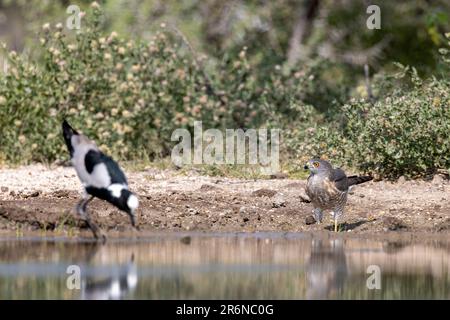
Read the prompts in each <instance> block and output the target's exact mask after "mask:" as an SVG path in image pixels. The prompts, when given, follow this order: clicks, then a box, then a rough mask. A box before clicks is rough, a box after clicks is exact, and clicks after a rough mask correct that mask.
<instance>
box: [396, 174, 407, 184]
mask: <svg viewBox="0 0 450 320" xmlns="http://www.w3.org/2000/svg"><path fill="white" fill-rule="evenodd" d="M405 182H406V178H405V176H401V177H400V178H398V180H397V183H400V184H403V183H405Z"/></svg>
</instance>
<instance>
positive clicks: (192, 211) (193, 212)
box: [188, 208, 199, 216]
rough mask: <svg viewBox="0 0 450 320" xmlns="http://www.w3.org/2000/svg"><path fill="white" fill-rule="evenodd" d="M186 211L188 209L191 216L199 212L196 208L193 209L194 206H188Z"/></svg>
mask: <svg viewBox="0 0 450 320" xmlns="http://www.w3.org/2000/svg"><path fill="white" fill-rule="evenodd" d="M188 211H189V213H190V214H191V215H193V216H195V215H196V214H199V212H198V210H196V209H194V208H190V209H189V210H188Z"/></svg>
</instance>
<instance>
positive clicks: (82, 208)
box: [77, 196, 106, 241]
mask: <svg viewBox="0 0 450 320" xmlns="http://www.w3.org/2000/svg"><path fill="white" fill-rule="evenodd" d="M93 199H94V197H93V196H91V197H90V198H87V199H86V198H84V199H82V200H81V201H80V202H79V203H78V204H77V212H78V214H79V215H80V216H81V217H82V218H83V219H84V220H85V221H86V223H87V224H88V227H89V229H91V231H92V233H93V234H94V237H95V239H99V238H100V237H101V238H102V240H103V241H106V236H105V235H104V234H103V232H102V231H101V230H100V228H99V227H98V226H97V225H96V224H95V223H94V222H93V221H92V220H91V216H90V215H89V213H88V212H87V210H86V209H87V205H88V204H89V202H91V201H92V200H93Z"/></svg>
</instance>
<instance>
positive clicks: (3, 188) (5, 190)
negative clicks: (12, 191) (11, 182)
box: [1, 187, 9, 192]
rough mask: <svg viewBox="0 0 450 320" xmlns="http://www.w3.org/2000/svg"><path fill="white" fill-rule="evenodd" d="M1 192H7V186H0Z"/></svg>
mask: <svg viewBox="0 0 450 320" xmlns="http://www.w3.org/2000/svg"><path fill="white" fill-rule="evenodd" d="M1 190H2V192H8V191H9V188H8V187H1Z"/></svg>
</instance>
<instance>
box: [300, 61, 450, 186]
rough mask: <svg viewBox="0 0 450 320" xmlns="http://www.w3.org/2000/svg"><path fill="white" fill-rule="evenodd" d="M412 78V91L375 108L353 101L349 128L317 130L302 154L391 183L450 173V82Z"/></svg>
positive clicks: (338, 125)
mask: <svg viewBox="0 0 450 320" xmlns="http://www.w3.org/2000/svg"><path fill="white" fill-rule="evenodd" d="M407 70H409V69H407ZM405 73H406V72H403V74H405ZM407 73H409V74H411V80H412V82H413V87H412V88H411V89H410V90H407V91H405V89H403V88H400V89H397V90H394V91H393V92H391V94H390V95H389V96H387V97H385V98H383V99H381V100H379V101H377V102H375V103H374V104H372V103H370V102H368V101H366V100H355V99H353V100H351V101H350V102H349V103H348V104H346V105H344V106H343V108H342V113H343V119H344V123H343V124H342V123H332V124H328V125H325V126H322V127H319V128H317V129H314V130H312V132H311V134H310V137H308V138H306V141H305V143H304V144H302V146H301V148H300V149H299V150H298V151H299V152H300V153H303V154H309V155H315V154H317V155H326V156H328V157H330V158H333V159H336V160H335V161H334V162H336V163H338V164H346V165H349V166H352V167H357V168H359V169H360V170H363V171H371V172H374V173H376V174H379V175H380V176H383V177H387V178H396V177H399V176H401V175H405V176H408V177H417V176H423V175H425V174H430V173H434V172H436V170H437V169H449V168H450V83H449V81H448V80H446V79H441V80H437V79H435V78H433V79H431V80H429V81H422V80H421V79H419V77H418V76H417V73H416V72H415V69H412V71H410V72H407ZM308 141H309V143H308Z"/></svg>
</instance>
